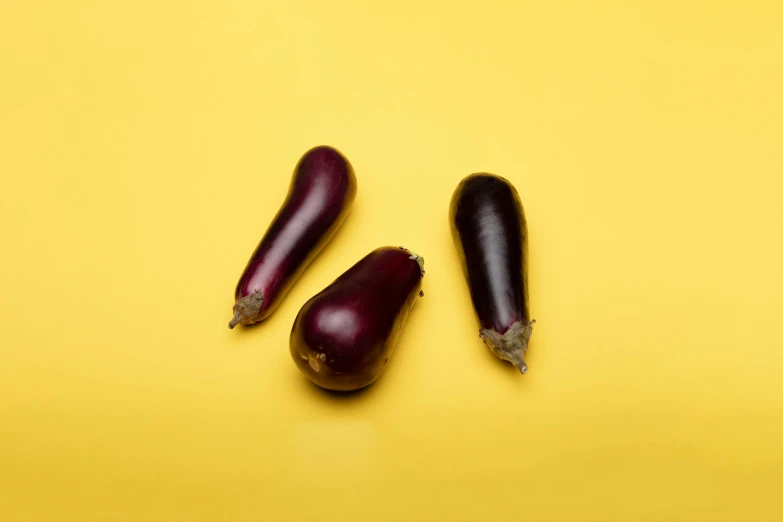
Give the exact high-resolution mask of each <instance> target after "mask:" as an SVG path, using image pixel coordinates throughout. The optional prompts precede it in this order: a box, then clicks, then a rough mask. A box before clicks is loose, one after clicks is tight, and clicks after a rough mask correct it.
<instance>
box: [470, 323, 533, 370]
mask: <svg viewBox="0 0 783 522" xmlns="http://www.w3.org/2000/svg"><path fill="white" fill-rule="evenodd" d="M534 323H535V320H533V321H530V322H526V321H518V322H516V323H514V324H512V325H511V327H510V328H509V329H508V330H507V331H506V333H505V334H503V335H501V334H499V333H498V332H496V331H495V330H493V329H482V330H480V331H479V335H480V336H481V338H482V339H483V340H484V344H486V345H487V348H489V350H490V351H491V352H492V353H493V354H494V355H495V356H496V357H497V358H499V359H503V360H504V361H508V362H510V363H511V364H513V365H514V366H516V367H517V369H519V371H520V373H522V374H523V375H524V374H525V373H527V370H528V368H527V363H526V362H525V358H524V355H525V352H526V351H527V345H528V342H529V341H530V335H531V334H532V333H533V324H534Z"/></svg>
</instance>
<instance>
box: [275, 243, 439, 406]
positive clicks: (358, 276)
mask: <svg viewBox="0 0 783 522" xmlns="http://www.w3.org/2000/svg"><path fill="white" fill-rule="evenodd" d="M422 277H424V259H422V258H421V257H419V256H417V255H416V254H413V253H411V252H410V251H408V250H406V249H404V248H402V247H397V248H395V247H382V248H378V249H377V250H374V251H372V252H370V253H369V254H368V255H367V256H365V257H364V258H362V259H361V260H360V261H359V262H358V263H356V264H355V265H354V266H353V267H351V268H349V269H348V271H346V272H345V273H344V274H343V275H341V276H340V277H338V278H337V279H336V280H335V281H334V282H333V283H332V284H331V285H329V286H328V287H326V288H325V289H324V290H323V291H322V292H321V293H319V294H318V295H316V296H315V297H313V298H312V299H310V300H309V301H307V303H305V304H304V306H303V307H302V309H301V310H300V311H299V315H297V317H296V320H295V322H294V327H293V329H292V330H291V339H290V349H291V357H292V358H293V359H294V362H295V363H296V366H297V367H298V368H299V369H300V370H301V371H302V373H304V374H305V375H306V376H307V377H308V378H309V379H310V380H311V381H313V382H314V383H315V384H317V385H318V386H320V387H322V388H327V389H329V390H336V391H352V390H358V389H359V388H363V387H365V386H367V385H368V384H371V383H372V382H374V381H375V380H376V379H378V377H380V376H381V373H383V371H384V369H385V368H386V365H387V363H388V362H389V358H390V357H391V355H392V352H393V351H394V346H395V344H396V343H397V339H398V338H399V336H400V332H401V331H402V327H403V325H404V324H405V320H406V319H407V318H408V313H409V312H410V310H411V308H412V307H413V304H414V302H415V301H416V297H417V296H419V295H424V294H423V293H422V292H421V280H422Z"/></svg>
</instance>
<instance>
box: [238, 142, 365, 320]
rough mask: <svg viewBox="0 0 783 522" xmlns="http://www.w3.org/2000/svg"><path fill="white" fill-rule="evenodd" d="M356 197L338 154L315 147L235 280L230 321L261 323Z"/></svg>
mask: <svg viewBox="0 0 783 522" xmlns="http://www.w3.org/2000/svg"><path fill="white" fill-rule="evenodd" d="M355 198H356V175H355V174H354V172H353V167H351V164H350V163H349V162H348V160H347V159H346V158H345V157H344V156H343V155H342V154H340V152H339V151H337V150H335V149H333V148H331V147H325V146H321V147H315V148H313V149H311V150H309V151H307V152H306V153H305V155H304V156H302V158H301V159H300V160H299V163H298V164H297V165H296V168H295V169H294V175H293V179H292V180H291V185H290V187H289V189H288V195H287V196H286V199H285V201H284V202H283V205H282V207H280V210H279V211H278V212H277V215H276V216H275V218H274V220H273V221H272V224H271V225H269V228H268V229H267V231H266V233H265V234H264V237H263V239H261V242H260V243H259V244H258V247H256V250H255V252H253V255H252V256H251V258H250V261H249V262H248V263H247V266H246V267H245V271H244V272H243V273H242V276H241V277H240V278H239V283H238V284H237V288H236V292H235V293H234V298H235V300H236V303H235V304H234V318H233V319H231V322H230V323H229V324H228V326H229V328H234V326H236V325H237V324H240V323H241V324H253V323H257V322H259V321H262V320H264V319H266V318H267V317H268V316H269V315H270V314H271V313H272V312H273V311H274V310H275V308H277V306H278V305H279V304H280V301H281V300H282V299H283V297H285V295H286V294H287V293H288V291H289V290H290V289H291V287H292V286H293V284H294V282H295V281H296V280H297V279H298V278H299V276H300V275H302V272H304V270H305V268H307V265H309V264H310V263H311V262H312V260H313V259H315V257H316V256H317V255H318V253H319V252H320V251H321V249H323V247H324V246H325V245H326V243H328V242H329V240H330V239H332V236H334V233H335V232H336V231H337V229H338V228H339V227H340V225H341V224H342V223H343V221H344V220H345V218H346V216H347V215H348V212H349V211H350V208H351V205H352V204H353V201H354V199H355Z"/></svg>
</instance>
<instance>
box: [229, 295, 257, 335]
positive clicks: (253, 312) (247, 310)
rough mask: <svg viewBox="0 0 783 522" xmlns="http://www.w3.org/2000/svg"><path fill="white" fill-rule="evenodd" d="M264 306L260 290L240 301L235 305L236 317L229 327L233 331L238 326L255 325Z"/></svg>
mask: <svg viewBox="0 0 783 522" xmlns="http://www.w3.org/2000/svg"><path fill="white" fill-rule="evenodd" d="M263 304H264V296H263V294H262V293H261V291H260V290H256V291H255V292H253V293H252V294H250V295H248V296H245V297H243V298H242V299H239V300H238V301H237V302H236V303H234V317H233V319H231V321H230V322H229V323H228V327H229V328H230V329H232V330H233V329H234V327H235V326H236V325H238V324H253V323H255V322H256V320H255V318H256V316H258V313H259V312H260V311H261V305H263Z"/></svg>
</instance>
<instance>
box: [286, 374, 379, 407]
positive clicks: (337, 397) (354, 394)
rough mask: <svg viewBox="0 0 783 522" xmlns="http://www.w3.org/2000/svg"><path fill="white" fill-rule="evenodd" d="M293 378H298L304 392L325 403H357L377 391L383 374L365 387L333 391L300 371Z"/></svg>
mask: <svg viewBox="0 0 783 522" xmlns="http://www.w3.org/2000/svg"><path fill="white" fill-rule="evenodd" d="M292 378H294V379H296V380H297V382H298V386H299V387H300V389H301V390H302V392H303V393H305V394H307V395H310V396H311V397H313V398H314V399H315V400H317V401H319V402H322V403H325V404H340V405H349V404H350V405H356V404H360V403H362V402H364V401H365V400H367V398H368V397H370V396H372V395H374V394H375V393H376V390H377V388H378V385H379V384H380V381H381V380H382V379H383V376H382V377H381V378H380V379H378V380H377V381H375V382H374V383H372V384H370V385H369V386H365V387H364V388H361V389H359V390H355V391H333V390H327V389H325V388H321V387H320V386H318V385H316V384H314V383H313V382H312V381H311V380H310V379H308V378H307V377H305V376H304V375H302V373H301V372H299V371H296V375H295V376H292Z"/></svg>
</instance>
